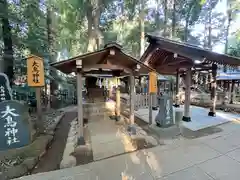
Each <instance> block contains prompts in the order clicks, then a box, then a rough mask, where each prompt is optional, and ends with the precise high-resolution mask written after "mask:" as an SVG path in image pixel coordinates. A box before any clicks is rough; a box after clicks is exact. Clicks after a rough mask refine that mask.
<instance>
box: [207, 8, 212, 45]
mask: <svg viewBox="0 0 240 180" xmlns="http://www.w3.org/2000/svg"><path fill="white" fill-rule="evenodd" d="M208 13H209V14H208V18H209V19H208V48H209V49H210V50H212V7H210V9H209V12H208Z"/></svg>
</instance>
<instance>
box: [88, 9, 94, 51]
mask: <svg viewBox="0 0 240 180" xmlns="http://www.w3.org/2000/svg"><path fill="white" fill-rule="evenodd" d="M87 9H88V10H87V20H88V47H87V51H88V52H93V51H94V50H95V46H96V40H95V38H94V32H93V17H92V11H93V8H92V6H91V5H88V7H87Z"/></svg>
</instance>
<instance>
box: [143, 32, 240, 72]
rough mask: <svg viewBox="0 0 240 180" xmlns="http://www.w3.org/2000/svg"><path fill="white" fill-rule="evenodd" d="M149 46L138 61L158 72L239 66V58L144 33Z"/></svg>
mask: <svg viewBox="0 0 240 180" xmlns="http://www.w3.org/2000/svg"><path fill="white" fill-rule="evenodd" d="M146 38H147V41H148V42H149V46H148V48H147V49H146V51H145V52H144V54H143V55H142V57H141V59H140V61H141V62H143V63H144V64H146V65H148V66H150V67H151V68H154V69H156V71H157V72H158V73H160V74H170V75H171V74H175V73H176V72H177V69H178V70H179V71H180V72H181V71H182V72H184V71H186V69H187V68H193V70H197V69H198V70H208V69H211V64H213V63H214V64H217V65H220V66H222V65H227V66H232V67H238V66H240V59H239V58H237V57H232V56H229V55H226V54H219V53H216V52H212V51H210V50H207V49H203V48H200V47H198V46H195V45H192V44H188V43H181V42H177V41H174V40H170V39H166V38H163V37H160V36H156V35H154V34H147V35H146Z"/></svg>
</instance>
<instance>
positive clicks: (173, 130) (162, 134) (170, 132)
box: [149, 124, 181, 139]
mask: <svg viewBox="0 0 240 180" xmlns="http://www.w3.org/2000/svg"><path fill="white" fill-rule="evenodd" d="M149 129H150V130H152V131H153V132H154V133H155V134H156V135H157V136H158V137H159V138H163V139H165V138H166V139H172V138H175V137H176V136H178V135H180V134H181V133H180V128H179V127H177V126H176V125H174V126H171V127H169V128H161V127H159V126H156V125H154V124H152V125H150V126H149Z"/></svg>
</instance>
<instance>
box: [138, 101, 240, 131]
mask: <svg viewBox="0 0 240 180" xmlns="http://www.w3.org/2000/svg"><path fill="white" fill-rule="evenodd" d="M183 108H184V107H183V106H181V108H180V109H182V111H183ZM178 109H179V108H178ZM173 110H174V111H175V108H174V109H173ZM208 112H209V109H207V108H202V107H197V106H191V107H190V113H191V122H182V123H181V125H182V126H183V127H185V128H188V129H190V130H192V131H198V130H201V129H204V128H208V127H212V126H216V125H220V124H223V123H227V122H230V121H234V120H240V114H233V113H228V112H223V111H217V113H216V117H211V116H208ZM148 113H149V110H148V109H147V108H145V109H139V110H138V111H135V115H136V116H137V117H139V118H141V119H142V120H143V121H145V122H149V115H148ZM157 113H158V111H153V124H156V123H155V117H156V116H157ZM174 116H175V113H173V117H174Z"/></svg>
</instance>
